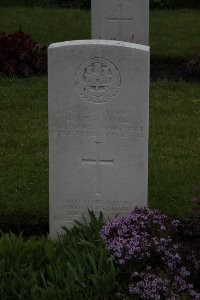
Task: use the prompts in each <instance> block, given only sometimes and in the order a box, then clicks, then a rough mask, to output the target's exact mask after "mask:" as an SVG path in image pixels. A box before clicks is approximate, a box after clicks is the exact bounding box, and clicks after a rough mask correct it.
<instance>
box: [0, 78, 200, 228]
mask: <svg viewBox="0 0 200 300" xmlns="http://www.w3.org/2000/svg"><path fill="white" fill-rule="evenodd" d="M0 91H1V93H0V105H1V107H0V119H1V123H0V132H1V140H0V170H1V172H0V214H1V222H4V221H8V220H10V221H12V222H16V223H24V222H25V223H26V222H27V223H35V222H40V223H41V222H43V221H44V222H46V221H47V219H48V131H47V78H46V77H34V78H29V79H18V78H10V79H8V78H6V77H1V78H0ZM199 94H200V85H198V84H191V83H183V82H179V83H175V82H168V81H160V82H154V83H152V84H151V98H150V144H149V204H150V206H151V207H157V208H160V209H162V210H164V211H165V212H167V213H169V214H170V215H175V216H181V215H182V214H184V213H185V212H186V210H187V208H188V203H187V200H188V199H189V198H190V197H191V196H192V186H193V185H194V184H198V183H199V182H200V174H199V169H200V161H199V149H200V137H199V128H200V117H199V116H200V98H199Z"/></svg>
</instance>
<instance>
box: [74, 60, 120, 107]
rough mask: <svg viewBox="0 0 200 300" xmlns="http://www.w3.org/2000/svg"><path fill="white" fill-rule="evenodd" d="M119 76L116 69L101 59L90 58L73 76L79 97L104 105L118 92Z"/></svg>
mask: <svg viewBox="0 0 200 300" xmlns="http://www.w3.org/2000/svg"><path fill="white" fill-rule="evenodd" d="M120 83H121V79H120V74H119V71H118V69H117V67H116V66H115V65H114V64H113V63H111V62H110V61H108V60H106V59H103V58H92V59H90V60H89V61H87V62H85V63H83V64H81V65H80V66H79V67H78V69H77V71H76V75H75V84H76V87H77V89H78V91H79V93H80V95H81V96H82V97H83V98H85V99H86V100H88V101H91V102H94V103H105V102H108V101H110V100H112V98H113V97H114V96H115V95H116V94H117V93H118V92H119V89H120Z"/></svg>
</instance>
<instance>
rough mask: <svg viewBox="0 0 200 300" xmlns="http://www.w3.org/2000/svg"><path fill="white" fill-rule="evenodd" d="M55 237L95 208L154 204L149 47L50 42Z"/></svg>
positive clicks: (117, 210)
mask: <svg viewBox="0 0 200 300" xmlns="http://www.w3.org/2000/svg"><path fill="white" fill-rule="evenodd" d="M48 70H49V79H48V83H49V198H50V236H51V238H53V239H56V237H57V233H59V234H61V233H62V229H61V227H62V226H67V227H71V226H72V225H73V220H74V219H78V220H81V219H82V214H85V215H87V210H88V209H90V210H93V211H94V212H95V213H97V214H98V213H99V212H100V211H102V212H103V213H104V214H105V216H109V217H114V216H115V215H116V214H119V215H124V214H126V213H128V212H130V211H131V210H132V209H133V208H134V207H135V206H136V205H137V206H147V179H148V116H149V112H148V107H149V47H147V46H141V45H137V44H133V43H132V44H131V43H125V42H116V41H103V40H97V41H96V40H92V41H72V42H63V43H57V44H52V45H50V47H49V65H48Z"/></svg>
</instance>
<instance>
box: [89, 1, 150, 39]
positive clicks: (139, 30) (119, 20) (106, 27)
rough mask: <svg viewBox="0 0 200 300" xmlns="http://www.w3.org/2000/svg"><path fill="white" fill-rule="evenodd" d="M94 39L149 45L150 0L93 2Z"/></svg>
mask: <svg viewBox="0 0 200 300" xmlns="http://www.w3.org/2000/svg"><path fill="white" fill-rule="evenodd" d="M91 3H92V9H91V11H92V38H93V39H105V40H119V41H125V42H130V43H137V44H142V45H148V43H149V0H92V2H91Z"/></svg>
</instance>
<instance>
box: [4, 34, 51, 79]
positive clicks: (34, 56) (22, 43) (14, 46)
mask: <svg viewBox="0 0 200 300" xmlns="http://www.w3.org/2000/svg"><path fill="white" fill-rule="evenodd" d="M46 70H47V52H46V46H44V45H41V44H38V43H35V42H34V41H33V39H32V37H31V36H30V35H28V34H26V33H24V32H23V31H21V30H19V31H17V32H15V33H12V34H5V33H3V32H0V72H1V73H4V74H6V75H18V76H25V77H27V76H32V75H35V74H44V73H46Z"/></svg>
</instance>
